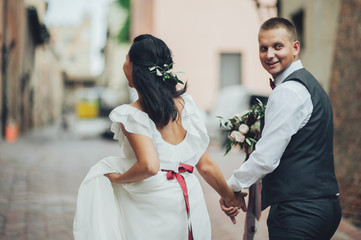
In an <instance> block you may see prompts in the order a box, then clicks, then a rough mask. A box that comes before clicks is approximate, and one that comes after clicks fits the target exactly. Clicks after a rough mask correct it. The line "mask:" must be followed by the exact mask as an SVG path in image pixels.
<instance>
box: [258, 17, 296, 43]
mask: <svg viewBox="0 0 361 240" xmlns="http://www.w3.org/2000/svg"><path fill="white" fill-rule="evenodd" d="M277 28H284V29H285V30H286V31H287V32H288V34H289V36H290V40H291V41H292V42H294V41H296V40H297V31H296V27H295V26H294V25H293V24H292V23H291V22H290V21H289V20H287V19H285V18H281V17H274V18H270V19H268V20H267V21H265V22H264V23H263V24H262V25H261V27H260V29H259V32H261V31H263V30H271V29H277Z"/></svg>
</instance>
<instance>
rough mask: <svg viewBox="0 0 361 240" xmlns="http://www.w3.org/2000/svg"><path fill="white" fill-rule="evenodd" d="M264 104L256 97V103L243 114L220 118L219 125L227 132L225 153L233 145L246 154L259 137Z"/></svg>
mask: <svg viewBox="0 0 361 240" xmlns="http://www.w3.org/2000/svg"><path fill="white" fill-rule="evenodd" d="M265 109H266V106H265V105H264V104H263V103H262V102H261V101H260V100H259V99H258V98H257V103H256V104H255V105H253V106H252V107H251V108H250V109H249V110H247V111H246V112H245V113H243V114H235V115H234V116H233V117H231V118H229V119H228V120H225V119H224V118H223V117H220V116H218V118H219V119H220V121H219V122H220V127H221V128H223V129H226V131H227V132H228V139H227V145H226V153H225V155H226V154H227V153H228V152H229V151H230V150H231V149H232V147H233V146H239V147H240V148H241V149H243V150H244V152H245V153H246V155H247V156H248V155H249V154H251V152H252V151H253V150H254V146H255V145H256V143H257V141H258V140H259V139H260V137H261V129H260V128H261V127H260V120H262V118H263V117H264V113H265Z"/></svg>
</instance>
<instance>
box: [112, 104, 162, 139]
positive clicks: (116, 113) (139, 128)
mask: <svg viewBox="0 0 361 240" xmlns="http://www.w3.org/2000/svg"><path fill="white" fill-rule="evenodd" d="M109 118H110V120H111V121H112V125H111V127H110V130H111V131H112V132H113V133H114V139H116V140H121V139H122V137H123V136H124V134H123V131H122V129H121V124H122V125H123V126H124V128H125V130H127V131H128V132H130V133H135V134H140V135H144V136H147V137H150V138H152V136H153V133H154V127H155V125H154V123H153V122H152V121H151V120H150V118H149V117H148V115H147V114H146V113H145V112H142V111H140V110H138V109H137V108H135V107H132V106H130V105H122V106H119V107H116V108H114V109H113V110H112V111H111V113H110V114H109Z"/></svg>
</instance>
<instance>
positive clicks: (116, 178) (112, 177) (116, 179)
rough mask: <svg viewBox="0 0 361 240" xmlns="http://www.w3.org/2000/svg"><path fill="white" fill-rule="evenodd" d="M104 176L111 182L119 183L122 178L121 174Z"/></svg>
mask: <svg viewBox="0 0 361 240" xmlns="http://www.w3.org/2000/svg"><path fill="white" fill-rule="evenodd" d="M104 176H106V177H107V178H109V180H110V181H111V182H114V183H119V177H120V176H121V174H120V173H107V174H104Z"/></svg>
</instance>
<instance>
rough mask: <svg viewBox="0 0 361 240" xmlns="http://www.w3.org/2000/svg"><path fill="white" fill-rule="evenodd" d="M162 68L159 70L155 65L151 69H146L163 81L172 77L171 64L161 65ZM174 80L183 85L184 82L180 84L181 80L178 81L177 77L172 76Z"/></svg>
mask: <svg viewBox="0 0 361 240" xmlns="http://www.w3.org/2000/svg"><path fill="white" fill-rule="evenodd" d="M163 66H164V68H161V67H159V66H157V65H153V66H152V67H148V70H149V71H150V72H151V73H155V75H157V76H159V77H163V78H162V79H163V81H166V80H168V79H170V78H171V76H173V75H172V68H173V63H170V64H164V65H163ZM173 77H174V79H175V80H176V81H177V82H178V83H181V84H184V82H182V81H181V80H179V78H178V77H177V75H175V74H174V76H173Z"/></svg>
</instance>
